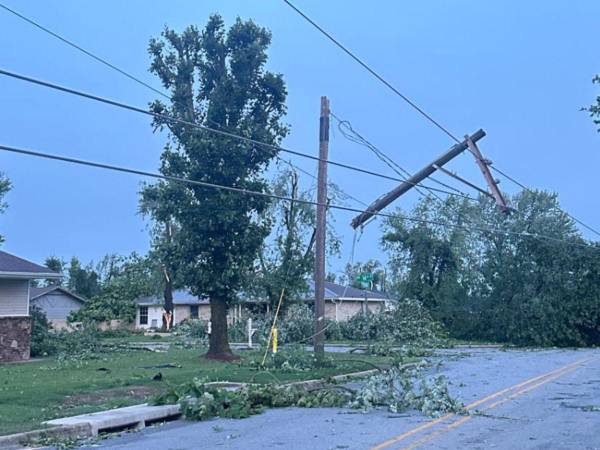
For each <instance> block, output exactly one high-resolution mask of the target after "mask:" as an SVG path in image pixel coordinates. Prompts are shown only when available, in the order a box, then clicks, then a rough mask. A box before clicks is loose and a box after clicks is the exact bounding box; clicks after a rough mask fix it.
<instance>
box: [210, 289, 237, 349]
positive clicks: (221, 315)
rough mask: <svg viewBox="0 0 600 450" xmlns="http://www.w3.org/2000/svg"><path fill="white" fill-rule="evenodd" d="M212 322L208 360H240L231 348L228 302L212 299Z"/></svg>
mask: <svg viewBox="0 0 600 450" xmlns="http://www.w3.org/2000/svg"><path fill="white" fill-rule="evenodd" d="M210 322H211V333H210V337H209V342H208V353H206V355H204V357H205V358H207V359H216V360H219V361H233V360H236V359H239V358H240V357H239V356H238V355H234V354H233V352H232V351H231V348H229V337H228V336H227V302H226V301H225V300H224V299H220V298H214V297H213V298H211V299H210Z"/></svg>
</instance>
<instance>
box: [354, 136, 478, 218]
mask: <svg viewBox="0 0 600 450" xmlns="http://www.w3.org/2000/svg"><path fill="white" fill-rule="evenodd" d="M484 136H485V131H483V130H478V131H476V132H475V133H473V134H472V135H471V136H467V139H465V140H464V141H462V142H459V143H457V144H455V145H454V146H452V147H451V148H450V150H448V151H447V152H445V153H444V154H442V155H441V156H439V157H438V158H436V159H435V160H434V161H432V162H431V163H429V164H427V165H426V166H425V167H424V168H423V169H421V170H419V171H418V172H417V173H415V174H414V175H413V176H411V177H409V178H408V179H407V180H405V181H404V182H403V183H401V184H400V185H399V186H398V187H396V188H395V189H393V190H391V191H390V192H388V193H387V194H385V195H384V196H382V197H381V198H378V199H377V200H375V201H374V202H373V203H371V204H370V205H369V207H368V208H367V210H366V211H365V212H363V213H361V214H359V215H358V216H356V217H355V218H354V219H352V228H354V229H356V228H358V227H360V226H362V225H364V223H365V222H366V221H367V220H369V219H370V218H371V217H373V216H374V215H375V214H377V213H378V212H379V211H381V210H382V209H383V208H385V207H386V206H388V205H389V204H390V203H392V202H393V201H394V200H396V199H397V198H398V197H400V196H401V195H403V194H405V193H406V192H408V191H409V190H411V189H412V188H413V187H415V186H416V185H418V184H419V183H420V182H421V181H423V180H424V179H425V178H427V177H428V176H429V175H431V174H432V173H433V172H435V171H436V170H437V169H438V168H440V167H442V166H443V165H444V164H446V163H447V162H449V161H451V160H452V159H454V158H455V157H456V156H458V155H460V154H461V153H462V152H464V151H465V150H466V149H467V148H469V146H470V145H471V144H474V143H475V142H477V141H478V140H479V139H481V138H483V137H484Z"/></svg>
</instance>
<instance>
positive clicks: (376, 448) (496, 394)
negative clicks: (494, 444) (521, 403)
mask: <svg viewBox="0 0 600 450" xmlns="http://www.w3.org/2000/svg"><path fill="white" fill-rule="evenodd" d="M590 359H592V358H584V359H581V360H579V361H575V362H574V363H571V364H567V365H566V366H563V367H560V368H558V369H555V370H552V371H550V372H548V373H545V374H542V375H538V376H535V377H532V378H529V379H527V380H525V381H522V382H520V383H518V384H515V385H514V386H510V387H508V388H505V389H502V390H500V391H497V392H494V393H492V394H490V395H487V396H485V397H483V398H482V399H479V400H477V401H475V402H472V403H469V404H468V405H466V406H465V408H466V409H467V410H470V409H473V408H475V407H477V406H479V405H481V404H482V403H485V402H487V401H489V400H493V399H494V398H497V397H499V396H501V395H503V394H506V393H507V392H510V391H513V390H515V389H519V388H521V387H524V386H526V385H528V384H530V383H534V382H536V381H538V380H541V379H543V378H546V377H549V376H552V375H554V374H556V373H560V372H561V371H563V370H566V369H569V368H571V367H577V366H578V365H581V364H583V363H585V362H587V361H589V360H590ZM455 416H456V414H452V413H451V414H446V415H444V416H442V417H439V418H437V419H434V420H431V421H429V422H426V423H424V424H422V425H419V426H418V427H416V428H413V429H412V430H409V431H406V432H404V433H402V434H399V435H397V436H394V437H392V438H390V439H388V440H386V441H384V442H382V443H381V444H378V445H376V446H374V447H372V448H371V450H381V449H384V448H386V447H389V446H390V445H392V444H396V443H398V442H400V441H403V440H404V439H406V438H408V437H410V436H413V435H415V434H417V433H419V432H421V431H423V430H427V429H429V428H431V427H434V426H435V425H437V424H439V423H441V422H444V421H445V420H447V419H449V418H451V417H455ZM467 417H468V416H467ZM459 420H462V419H459Z"/></svg>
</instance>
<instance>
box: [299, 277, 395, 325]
mask: <svg viewBox="0 0 600 450" xmlns="http://www.w3.org/2000/svg"><path fill="white" fill-rule="evenodd" d="M303 300H304V301H305V302H309V303H311V304H314V301H315V283H314V281H312V280H311V281H309V282H308V292H307V294H306V295H305V296H304V297H303ZM394 303H395V301H394V300H392V299H391V298H390V297H389V296H388V295H387V294H385V293H383V292H377V291H367V290H363V289H357V288H354V287H351V286H343V285H341V284H337V283H332V282H331V281H326V282H325V318H327V319H331V320H335V321H336V322H343V321H345V320H348V319H349V318H350V317H352V316H354V315H355V314H357V313H360V312H365V311H366V310H367V308H368V310H369V311H371V312H373V313H375V312H379V311H386V310H389V309H391V308H393V306H394Z"/></svg>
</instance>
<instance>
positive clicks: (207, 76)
mask: <svg viewBox="0 0 600 450" xmlns="http://www.w3.org/2000/svg"><path fill="white" fill-rule="evenodd" d="M270 42H271V34H270V33H269V32H268V31H267V30H266V29H264V28H261V27H259V26H257V25H256V24H255V23H254V22H252V21H242V20H240V19H237V20H236V22H235V23H234V24H233V26H231V28H229V29H227V28H226V27H225V24H224V22H223V19H222V18H221V17H220V16H218V15H213V16H211V17H210V19H209V20H208V23H207V25H206V26H205V27H204V29H203V30H202V31H200V30H199V29H198V28H196V27H194V26H190V27H188V28H186V29H185V30H184V31H183V32H181V33H177V32H175V31H173V30H171V29H169V28H166V29H165V30H164V31H163V33H162V34H161V36H160V37H159V38H156V39H152V40H151V41H150V46H149V52H150V56H151V58H152V64H151V67H150V70H151V71H152V72H153V73H154V74H156V75H157V76H158V77H159V79H160V81H161V82H162V84H163V86H164V87H165V88H166V89H168V90H169V92H170V95H171V100H170V102H168V103H164V102H162V101H159V100H157V101H155V102H154V103H153V104H152V105H151V109H152V111H154V112H156V113H159V114H166V115H169V116H173V117H177V118H179V119H183V120H185V121H188V122H193V123H196V124H200V125H205V126H209V127H212V128H218V129H220V130H223V131H228V132H231V133H234V134H237V135H242V136H246V137H249V138H252V139H254V140H257V141H261V142H264V143H267V144H278V143H279V142H280V141H281V139H282V138H283V137H284V136H285V135H286V134H287V127H286V126H285V125H283V124H282V123H281V119H282V118H283V116H284V114H285V98H286V88H285V84H284V82H283V78H282V76H281V75H279V74H275V73H272V72H270V71H268V70H266V68H265V64H266V62H267V49H268V47H269V45H270ZM155 126H156V127H157V128H158V129H167V130H168V133H169V143H168V144H167V146H166V147H165V150H164V152H163V154H162V162H161V168H160V170H161V172H162V173H163V174H165V175H172V176H178V177H184V178H188V179H193V180H200V181H205V182H210V183H215V184H220V185H226V186H235V187H237V188H242V189H248V190H252V191H258V192H267V191H268V183H267V182H266V180H265V179H264V178H263V176H262V173H263V171H264V170H265V169H266V167H267V166H268V164H269V163H270V161H271V160H272V158H273V157H274V156H275V155H276V154H277V150H276V149H274V148H272V147H265V146H258V145H252V144H249V143H247V142H244V141H241V140H238V139H235V138H229V137H224V136H219V135H215V134H213V133H210V132H208V131H205V130H202V129H199V128H195V127H191V126H187V125H182V124H176V123H173V122H172V121H168V120H160V119H157V120H156V121H155ZM153 190H154V191H156V190H159V191H160V192H159V193H157V192H152V191H153ZM142 195H143V196H144V195H152V196H153V197H154V198H156V199H158V201H159V202H161V203H163V204H164V203H165V202H166V203H167V204H168V205H170V206H169V207H171V206H172V215H171V217H172V220H173V221H174V222H175V223H176V225H177V227H178V232H177V246H178V251H177V254H178V256H179V258H180V259H181V280H182V282H183V284H184V285H185V286H187V287H188V288H189V289H190V290H191V291H192V293H194V294H195V295H208V296H209V298H210V307H211V324H212V333H211V335H210V340H209V350H208V353H207V354H206V356H207V357H209V358H215V359H231V358H234V355H233V354H232V352H231V350H230V347H229V343H228V340H227V320H226V316H227V308H228V304H229V303H230V302H232V301H234V299H235V298H236V295H237V293H238V291H239V289H240V288H241V286H242V284H243V281H244V279H245V276H246V274H247V272H248V270H249V269H250V268H251V267H252V264H253V262H254V261H255V260H256V258H257V255H258V252H259V250H260V249H261V247H262V244H263V241H264V239H265V237H266V236H267V235H268V234H269V230H270V227H271V221H270V220H269V218H268V217H264V215H263V214H262V213H263V212H264V211H265V210H266V209H267V208H268V206H269V201H268V200H267V199H266V198H264V197H261V196H255V195H241V194H239V193H234V192H228V191H225V190H218V189H209V188H205V187H201V186H192V185H183V184H177V183H171V182H165V183H160V184H156V185H154V186H149V187H146V189H145V190H144V192H143V193H142ZM157 207H159V206H157Z"/></svg>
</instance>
